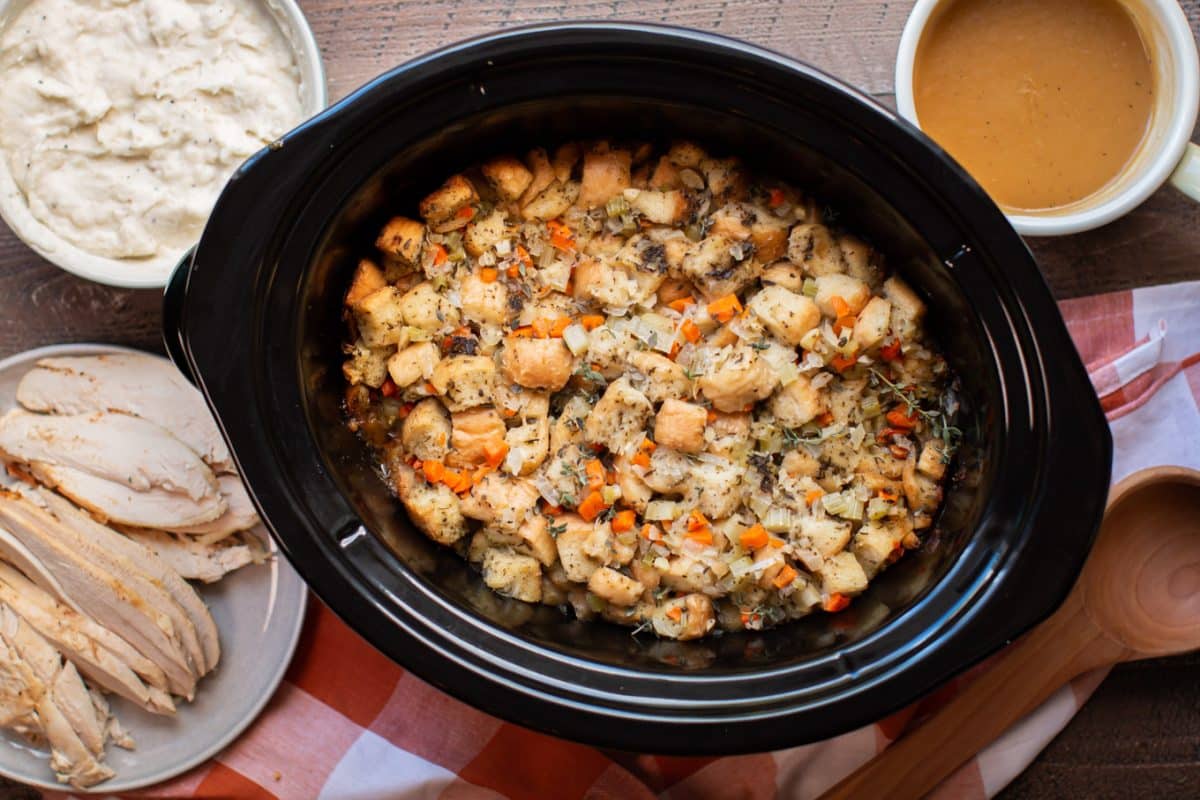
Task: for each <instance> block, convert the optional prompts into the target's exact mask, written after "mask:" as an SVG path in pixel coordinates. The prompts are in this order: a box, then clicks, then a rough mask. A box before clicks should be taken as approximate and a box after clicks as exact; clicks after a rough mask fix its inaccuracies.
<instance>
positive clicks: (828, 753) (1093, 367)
mask: <svg viewBox="0 0 1200 800" xmlns="http://www.w3.org/2000/svg"><path fill="white" fill-rule="evenodd" d="M1062 312H1063V315H1064V316H1065V318H1066V320H1067V324H1068V326H1069V327H1070V329H1071V333H1072V335H1073V336H1074V338H1075V343H1076V345H1078V347H1079V351H1080V353H1081V354H1082V355H1083V359H1084V361H1085V363H1086V364H1087V365H1088V370H1089V372H1090V373H1091V376H1092V381H1093V383H1094V385H1095V386H1096V390H1097V393H1098V394H1099V395H1100V397H1101V400H1102V402H1103V405H1104V408H1105V411H1106V412H1107V413H1108V418H1109V420H1110V421H1111V424H1112V430H1113V437H1114V440H1115V443H1116V461H1115V464H1114V475H1113V477H1114V480H1119V479H1120V478H1122V477H1124V476H1126V475H1128V474H1129V473H1131V472H1133V471H1135V470H1137V469H1141V468H1142V467H1147V466H1153V465H1156V464H1180V465H1186V466H1190V467H1194V468H1200V366H1198V364H1200V282H1197V283H1187V284H1177V285H1174V286H1159V287H1155V288H1148V289H1137V290H1134V291H1130V292H1120V293H1116V294H1107V295H1101V296H1097V297H1088V298H1084V299H1081V300H1070V301H1067V302H1065V303H1063V304H1062ZM986 669H987V664H986V663H985V664H984V665H982V666H981V667H978V668H976V670H975V674H977V673H978V671H979V670H986ZM1105 674H1106V670H1100V671H1097V672H1093V673H1090V674H1088V675H1084V676H1082V677H1080V678H1079V679H1077V680H1075V681H1074V682H1072V684H1071V685H1069V686H1066V687H1064V688H1063V689H1062V690H1060V691H1059V692H1058V693H1056V694H1055V695H1054V696H1052V697H1051V698H1050V699H1049V700H1047V701H1046V703H1045V704H1044V705H1043V706H1041V707H1040V708H1039V709H1037V710H1036V711H1035V712H1033V713H1032V714H1030V715H1029V716H1028V717H1026V718H1025V719H1024V720H1022V721H1021V722H1020V723H1018V724H1017V725H1016V726H1014V727H1013V728H1012V729H1011V730H1009V731H1008V732H1007V733H1006V734H1005V735H1004V736H1003V737H1002V738H1001V739H999V740H998V741H997V742H995V743H994V744H992V746H991V747H989V748H988V749H987V750H985V751H984V752H983V753H981V754H979V755H978V756H977V757H976V758H974V759H973V760H972V761H971V762H970V763H968V764H967V765H965V766H964V767H963V768H962V769H960V770H959V772H958V773H957V774H955V775H954V776H953V777H952V778H951V779H950V780H948V781H947V782H946V783H945V784H943V785H942V786H941V787H940V788H939V789H938V790H937V791H936V792H935V793H934V794H935V796H936V797H939V798H942V800H949V798H955V799H956V800H957V799H958V798H968V799H978V798H985V797H990V796H991V795H994V794H996V793H997V792H998V791H1000V789H1002V788H1003V787H1004V786H1005V785H1006V784H1007V783H1008V782H1009V781H1010V780H1012V779H1013V778H1014V777H1015V776H1016V775H1017V774H1019V773H1020V772H1021V770H1023V769H1024V768H1025V767H1026V765H1028V764H1029V762H1030V761H1032V760H1033V758H1034V757H1035V756H1036V755H1037V754H1038V752H1039V751H1041V749H1042V748H1043V747H1045V746H1046V744H1047V743H1048V742H1049V741H1050V740H1051V739H1052V738H1053V737H1054V736H1055V734H1057V733H1058V731H1059V730H1061V729H1062V728H1063V726H1064V725H1066V724H1067V722H1068V721H1069V720H1070V719H1071V717H1073V716H1074V715H1075V712H1076V711H1078V710H1079V708H1080V706H1082V705H1083V703H1084V702H1085V701H1086V700H1087V698H1088V697H1089V696H1090V695H1091V693H1092V691H1094V690H1095V688H1096V687H1097V686H1098V685H1099V684H1100V682H1101V681H1102V680H1103V679H1104V676H1105ZM970 679H971V675H970V674H968V675H966V676H963V677H960V678H959V679H957V680H956V681H953V682H951V683H950V684H948V685H947V686H945V687H943V688H942V689H940V690H939V691H937V692H935V693H934V694H932V695H930V696H929V697H927V698H925V699H924V700H921V701H919V702H918V703H916V704H914V705H913V706H910V707H909V708H906V709H904V710H902V711H899V712H897V713H895V714H893V715H891V716H890V717H888V718H886V719H883V720H880V721H879V722H877V723H875V724H873V725H868V726H866V727H864V728H860V729H858V730H855V731H852V732H850V733H847V734H844V735H842V736H839V737H837V738H836V739H830V740H828V741H824V742H818V743H816V744H811V745H806V746H804V747H797V748H794V749H791V750H781V751H779V752H775V753H760V754H757V755H747V756H733V757H728V758H673V757H663V756H652V755H625V756H622V755H619V754H614V753H602V752H601V751H599V750H596V749H594V748H591V747H585V746H583V745H578V744H572V743H571V742H566V741H563V740H560V739H555V738H553V737H550V736H543V735H542V734H539V733H534V732H532V731H529V730H526V729H524V728H520V727H517V726H514V725H510V724H508V723H505V722H502V721H500V720H498V719H496V718H495V717H491V716H488V715H487V714H484V713H482V712H480V711H476V710H475V709H473V708H470V707H469V706H466V705H464V704H462V703H460V702H458V701H457V700H454V699H453V698H451V697H449V696H447V695H445V694H443V693H441V692H440V691H438V690H437V689H434V688H433V687H431V686H429V685H428V684H426V683H424V682H423V681H421V680H420V679H418V678H416V677H415V676H413V675H411V674H409V673H407V672H405V671H404V670H403V669H401V668H400V667H397V666H396V665H395V664H393V663H391V662H390V661H389V660H388V659H386V658H385V657H384V656H382V655H380V654H379V653H377V652H376V651H375V650H374V649H372V648H371V647H370V646H369V645H367V644H366V643H365V642H363V641H362V640H361V639H359V638H358V636H357V635H356V634H354V633H353V632H351V631H350V630H349V629H348V628H347V627H346V626H344V625H343V624H342V623H341V622H340V621H339V620H338V619H337V618H336V617H335V616H334V615H333V614H332V613H331V612H330V611H329V610H328V609H327V608H325V607H324V606H323V605H321V604H320V603H316V602H315V603H313V605H312V608H311V611H310V613H309V618H308V620H307V622H306V628H305V632H304V637H303V640H302V641H301V643H300V648H299V651H298V652H297V654H296V658H295V661H294V662H293V663H292V666H291V669H290V671H289V672H288V674H287V679H286V680H285V682H284V683H283V685H282V686H281V687H280V688H279V691H278V692H277V693H276V695H275V697H274V699H273V700H272V701H271V703H270V704H269V705H268V706H267V708H266V711H265V712H264V713H263V715H262V716H261V717H260V718H259V719H258V721H257V722H256V723H255V724H254V725H253V726H252V727H251V728H250V729H249V730H248V731H247V732H246V733H245V734H243V735H242V736H241V738H240V739H238V741H237V742H235V743H234V744H233V745H232V746H231V747H229V749H227V750H226V751H225V752H223V753H222V754H221V755H220V756H218V757H217V758H216V759H214V760H213V761H211V762H209V763H208V764H205V765H203V766H202V767H199V768H197V769H195V770H193V771H192V772H190V773H188V774H186V775H183V776H181V777H179V778H177V779H175V780H173V781H170V782H168V783H165V784H162V785H160V786H157V787H155V788H153V789H149V790H145V791H142V792H137V793H134V794H133V795H131V796H133V797H150V798H185V797H186V798H264V799H266V798H297V799H300V798H304V799H305V800H307V799H308V798H339V800H351V799H354V800H358V799H359V798H361V799H362V800H368V799H369V800H377V799H379V798H405V800H407V798H446V799H447V800H458V799H459V798H472V799H473V798H501V797H508V798H555V800H574V799H575V798H620V799H621V800H641V799H642V798H669V799H670V800H684V799H685V798H697V799H698V798H705V799H706V800H707V798H734V797H737V798H754V799H757V798H773V797H786V798H806V797H814V796H816V795H818V794H820V793H821V792H822V791H824V790H825V789H827V788H829V787H830V786H832V785H833V784H834V783H836V782H837V781H838V780H840V779H841V778H843V777H845V776H846V775H847V774H849V773H850V772H851V771H853V770H854V769H855V768H857V767H858V766H860V765H861V764H863V763H865V762H866V761H869V760H870V759H871V758H872V757H873V756H875V755H876V754H877V753H879V752H880V751H881V750H883V749H884V748H885V747H887V746H888V744H890V743H891V742H893V741H895V740H896V739H897V738H899V737H900V736H903V735H904V732H905V730H907V729H909V728H910V727H911V726H913V725H914V724H916V723H918V722H919V721H920V719H921V718H922V717H924V716H926V715H928V714H929V713H931V712H932V711H934V710H936V709H937V708H938V707H939V706H941V705H942V704H944V703H945V702H946V701H947V700H948V699H949V698H951V697H953V696H954V694H955V693H956V692H957V691H958V690H959V688H960V687H961V686H963V685H964V684H965V683H966V682H969V681H970ZM54 796H55V797H64V796H65V795H54Z"/></svg>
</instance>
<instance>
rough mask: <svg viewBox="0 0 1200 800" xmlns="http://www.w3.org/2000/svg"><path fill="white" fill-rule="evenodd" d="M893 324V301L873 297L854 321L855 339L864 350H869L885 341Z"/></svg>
mask: <svg viewBox="0 0 1200 800" xmlns="http://www.w3.org/2000/svg"><path fill="white" fill-rule="evenodd" d="M891 326H892V304H891V301H889V300H885V299H884V298H882V297H872V298H871V299H870V300H869V301H867V305H866V306H865V307H864V308H863V310H862V311H861V312H859V315H858V321H857V322H855V323H854V334H853V338H854V341H855V342H857V343H858V346H859V347H860V348H861V349H863V350H869V349H870V348H872V347H874V346H875V345H877V344H879V343H880V342H881V341H883V337H885V336H887V332H888V330H889V329H890V328H891Z"/></svg>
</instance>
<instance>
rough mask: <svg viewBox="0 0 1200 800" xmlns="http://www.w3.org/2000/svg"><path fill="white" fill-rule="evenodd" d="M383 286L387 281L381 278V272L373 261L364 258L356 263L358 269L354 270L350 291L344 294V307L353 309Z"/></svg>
mask: <svg viewBox="0 0 1200 800" xmlns="http://www.w3.org/2000/svg"><path fill="white" fill-rule="evenodd" d="M385 286H387V281H386V280H385V279H384V277H383V270H381V269H380V268H379V267H377V266H376V265H375V263H374V262H373V261H371V260H369V259H366V258H364V259H362V260H361V261H359V262H358V268H357V269H356V270H354V279H353V280H352V281H351V282H350V289H349V290H347V292H346V305H347V306H348V307H350V308H351V309H353V308H355V307H356V306H357V305H358V304H359V303H361V302H362V301H363V300H365V299H366V298H367V297H368V296H370V295H372V294H374V293H375V292H377V291H379V290H380V289H382V288H383V287H385Z"/></svg>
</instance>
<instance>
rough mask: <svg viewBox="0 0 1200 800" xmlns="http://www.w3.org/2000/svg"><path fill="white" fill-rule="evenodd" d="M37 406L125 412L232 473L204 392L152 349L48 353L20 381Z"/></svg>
mask: <svg viewBox="0 0 1200 800" xmlns="http://www.w3.org/2000/svg"><path fill="white" fill-rule="evenodd" d="M17 402H19V403H20V404H21V405H23V406H25V407H26V408H28V409H30V410H32V411H51V412H54V413H56V414H88V413H91V412H94V411H120V412H123V413H126V414H132V415H134V416H137V417H141V418H142V419H145V420H149V421H150V422H153V423H155V424H156V425H160V426H161V427H163V428H166V429H167V430H168V431H170V432H171V433H172V434H174V435H175V437H176V438H177V439H179V440H180V441H181V442H183V443H184V444H186V445H187V446H188V447H190V448H191V449H192V450H194V451H195V452H196V453H198V454H199V455H200V457H201V458H203V459H204V460H205V461H206V462H207V463H208V464H209V465H211V466H212V468H213V469H214V470H217V471H219V472H232V471H233V462H232V460H231V459H230V457H229V450H228V448H226V446H225V442H224V440H222V439H221V432H220V431H219V430H217V426H216V423H215V422H213V418H212V415H211V414H209V411H208V407H207V406H206V405H205V403H204V397H203V396H202V395H201V394H200V392H199V391H197V390H196V388H195V387H193V386H192V385H191V384H190V383H188V382H187V379H185V378H184V377H183V376H182V375H181V374H179V370H177V369H175V366H174V365H173V364H171V362H169V361H167V360H166V359H163V358H159V357H158V356H153V355H150V354H148V353H112V354H106V355H101V356H71V357H64V358H44V359H42V360H41V361H39V362H38V363H37V365H36V366H35V367H34V368H33V369H32V370H30V371H29V372H28V373H27V374H26V375H25V377H24V378H22V379H21V383H20V384H19V385H18V386H17Z"/></svg>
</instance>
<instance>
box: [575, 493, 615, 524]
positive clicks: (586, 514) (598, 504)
mask: <svg viewBox="0 0 1200 800" xmlns="http://www.w3.org/2000/svg"><path fill="white" fill-rule="evenodd" d="M606 508H608V505H607V504H606V503H605V502H604V498H603V497H602V496H601V495H600V493H599V492H592V493H591V494H589V495H588V496H587V497H585V498H583V502H582V503H580V504H579V508H577V509H575V510H576V511H578V512H579V516H581V517H583V518H584V520H586V521H587V522H592V521H594V520H595V519H596V517H598V516H600V514H601V513H602V512H603V511H604V509H606Z"/></svg>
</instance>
